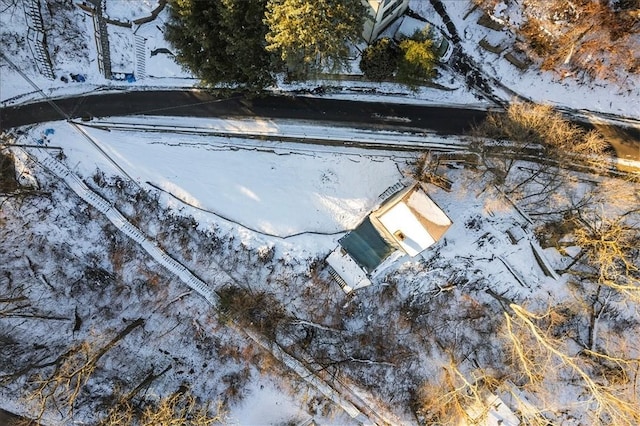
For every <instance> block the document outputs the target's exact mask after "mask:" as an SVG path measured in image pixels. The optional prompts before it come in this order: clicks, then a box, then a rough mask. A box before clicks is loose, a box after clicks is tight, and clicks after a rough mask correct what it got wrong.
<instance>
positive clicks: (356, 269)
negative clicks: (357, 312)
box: [327, 246, 371, 293]
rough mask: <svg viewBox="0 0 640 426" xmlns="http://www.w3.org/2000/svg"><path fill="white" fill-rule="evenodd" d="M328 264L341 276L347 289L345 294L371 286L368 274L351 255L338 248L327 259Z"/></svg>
mask: <svg viewBox="0 0 640 426" xmlns="http://www.w3.org/2000/svg"><path fill="white" fill-rule="evenodd" d="M327 263H328V264H329V266H331V267H332V268H333V270H334V271H336V272H337V273H338V275H340V278H342V279H343V280H344V282H345V283H346V285H347V287H345V288H343V290H344V291H345V293H350V292H351V291H353V290H355V289H358V288H362V287H366V286H369V285H371V281H369V278H367V274H366V272H365V271H364V270H363V269H362V268H361V267H360V266H359V265H358V264H357V263H356V261H355V260H353V259H352V258H351V256H349V254H348V253H347V252H346V251H344V250H343V249H342V247H340V246H338V247H337V248H336V249H335V250H334V251H332V252H331V254H330V255H329V256H328V257H327Z"/></svg>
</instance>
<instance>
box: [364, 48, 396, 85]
mask: <svg viewBox="0 0 640 426" xmlns="http://www.w3.org/2000/svg"><path fill="white" fill-rule="evenodd" d="M398 57H399V49H398V45H397V44H396V43H395V42H394V41H393V40H391V39H389V38H381V39H378V40H376V41H375V42H374V43H372V44H371V45H370V46H368V47H367V48H366V49H364V51H363V52H362V57H361V58H360V71H362V72H363V73H364V75H365V77H367V78H368V79H369V80H375V81H382V80H388V79H390V78H392V77H393V75H394V74H395V72H396V70H397V69H398Z"/></svg>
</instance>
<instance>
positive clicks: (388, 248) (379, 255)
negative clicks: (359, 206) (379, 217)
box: [339, 217, 396, 273]
mask: <svg viewBox="0 0 640 426" xmlns="http://www.w3.org/2000/svg"><path fill="white" fill-rule="evenodd" d="M339 243H340V245H341V246H342V248H343V249H345V250H346V252H347V253H349V255H350V256H351V258H353V260H355V261H356V263H358V265H360V266H361V267H362V268H364V269H365V270H366V271H367V273H370V272H371V271H373V270H374V269H376V267H377V266H378V265H380V264H381V263H382V261H383V260H384V259H386V257H387V256H389V255H390V254H391V253H393V252H394V251H395V250H396V249H395V248H394V247H393V246H392V245H391V244H389V243H388V242H387V241H386V240H385V239H384V238H383V237H382V236H381V235H380V233H379V232H378V231H377V230H376V228H375V227H374V226H373V224H372V223H371V220H370V219H369V218H368V217H367V218H366V219H365V220H364V221H363V222H362V223H361V224H360V225H358V227H357V228H356V229H354V230H353V231H351V232H349V233H348V234H347V235H345V236H344V237H342V238H341V239H340V241H339Z"/></svg>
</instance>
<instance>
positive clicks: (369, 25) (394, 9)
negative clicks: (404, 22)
mask: <svg viewBox="0 0 640 426" xmlns="http://www.w3.org/2000/svg"><path fill="white" fill-rule="evenodd" d="M362 3H363V4H364V5H365V6H366V7H367V10H368V12H369V16H368V17H367V19H366V20H365V23H364V30H363V32H362V36H363V37H364V39H365V41H366V42H367V43H371V42H372V41H373V40H375V39H376V38H377V37H378V35H380V33H381V32H382V31H383V30H384V29H385V28H386V27H387V26H388V25H389V24H390V23H391V22H393V20H394V19H396V18H397V17H399V16H400V15H402V14H403V13H404V12H405V11H406V10H407V8H408V7H409V0H362Z"/></svg>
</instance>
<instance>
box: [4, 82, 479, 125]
mask: <svg viewBox="0 0 640 426" xmlns="http://www.w3.org/2000/svg"><path fill="white" fill-rule="evenodd" d="M52 102H53V103H55V106H53V105H52V104H51V103H48V102H38V103H32V104H26V105H21V106H16V107H6V108H1V109H0V130H6V129H9V128H12V127H18V126H23V125H27V124H33V123H39V122H47V121H55V120H62V119H66V118H67V117H69V118H82V117H102V116H123V115H160V116H162V115H166V116H195V117H262V118H286V119H298V120H314V121H328V122H336V123H344V124H348V125H350V126H354V127H358V126H366V127H367V128H371V127H374V128H375V127H379V128H390V127H392V128H395V129H398V128H399V127H400V128H407V129H412V130H424V131H426V130H430V131H433V132H436V133H440V134H451V135H452V134H461V133H465V132H467V131H468V130H470V129H471V126H472V124H473V123H479V122H481V121H482V120H483V119H484V117H485V116H486V114H487V113H486V111H478V110H471V109H460V108H447V107H439V106H424V105H411V104H395V103H382V102H362V101H348V100H337V99H326V98H317V97H307V96H286V95H282V96H278V95H268V96H262V97H248V96H233V97H222V96H217V95H214V94H211V93H207V92H204V91H192V90H185V91H135V92H124V93H122V92H119V93H102V94H94V95H88V96H87V95H84V96H79V97H74V98H64V99H58V100H54V101H52Z"/></svg>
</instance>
